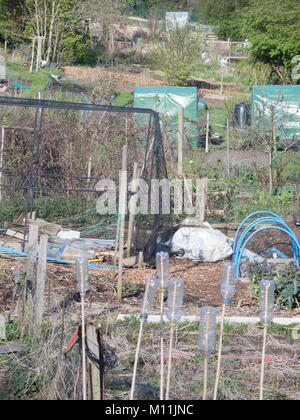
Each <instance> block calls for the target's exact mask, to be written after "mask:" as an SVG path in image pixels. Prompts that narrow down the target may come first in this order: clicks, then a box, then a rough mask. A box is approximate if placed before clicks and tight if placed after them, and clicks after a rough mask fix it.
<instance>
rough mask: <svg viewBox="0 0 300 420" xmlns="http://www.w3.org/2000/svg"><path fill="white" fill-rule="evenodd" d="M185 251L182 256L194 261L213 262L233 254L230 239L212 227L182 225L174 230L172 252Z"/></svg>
mask: <svg viewBox="0 0 300 420" xmlns="http://www.w3.org/2000/svg"><path fill="white" fill-rule="evenodd" d="M180 249H183V250H184V251H185V254H184V255H183V257H184V258H188V259H190V260H196V261H207V262H215V261H220V260H223V259H226V258H228V257H230V256H231V255H232V254H233V250H232V239H230V238H228V237H227V236H226V235H224V233H222V232H220V231H219V230H215V229H212V228H208V229H206V228H196V227H184V228H181V229H179V230H178V231H177V232H175V234H174V236H173V238H172V243H171V250H172V252H177V251H179V250H180Z"/></svg>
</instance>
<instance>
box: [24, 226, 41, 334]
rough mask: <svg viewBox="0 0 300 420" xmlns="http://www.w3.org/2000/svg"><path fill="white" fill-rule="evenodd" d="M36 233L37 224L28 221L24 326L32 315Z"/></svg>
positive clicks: (36, 247)
mask: <svg viewBox="0 0 300 420" xmlns="http://www.w3.org/2000/svg"><path fill="white" fill-rule="evenodd" d="M38 235H39V225H38V224H37V223H36V222H35V221H34V220H30V222H29V235H28V249H27V263H26V274H25V283H24V310H23V322H24V326H25V327H26V326H28V325H30V324H31V321H32V320H31V317H32V309H33V308H32V289H33V283H34V268H35V263H36V257H37V252H38Z"/></svg>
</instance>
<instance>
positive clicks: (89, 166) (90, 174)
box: [87, 156, 92, 184]
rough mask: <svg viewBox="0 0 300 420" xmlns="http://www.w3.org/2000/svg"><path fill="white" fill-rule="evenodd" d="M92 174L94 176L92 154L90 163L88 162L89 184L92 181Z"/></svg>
mask: <svg viewBox="0 0 300 420" xmlns="http://www.w3.org/2000/svg"><path fill="white" fill-rule="evenodd" d="M91 176H92V156H90V158H89V163H88V174H87V183H88V184H89V183H90V181H91Z"/></svg>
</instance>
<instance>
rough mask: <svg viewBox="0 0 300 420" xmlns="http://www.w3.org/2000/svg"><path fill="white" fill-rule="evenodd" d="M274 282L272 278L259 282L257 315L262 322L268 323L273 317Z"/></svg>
mask: <svg viewBox="0 0 300 420" xmlns="http://www.w3.org/2000/svg"><path fill="white" fill-rule="evenodd" d="M274 293H275V283H274V281H273V280H262V281H261V282H260V298H259V309H260V313H259V317H260V320H261V322H262V323H263V324H269V323H270V322H272V319H273V316H274V314H273V306H274Z"/></svg>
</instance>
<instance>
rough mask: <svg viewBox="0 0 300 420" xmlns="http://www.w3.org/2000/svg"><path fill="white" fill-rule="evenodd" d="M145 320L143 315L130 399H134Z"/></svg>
mask: <svg viewBox="0 0 300 420" xmlns="http://www.w3.org/2000/svg"><path fill="white" fill-rule="evenodd" d="M144 322H145V319H144V318H143V317H142V318H141V319H140V330H139V336H138V342H137V347H136V352H135V359H134V366H133V374H132V383H131V390H130V400H133V397H134V389H135V380H136V372H137V365H138V359H139V353H140V347H141V341H142V334H143V326H144Z"/></svg>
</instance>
